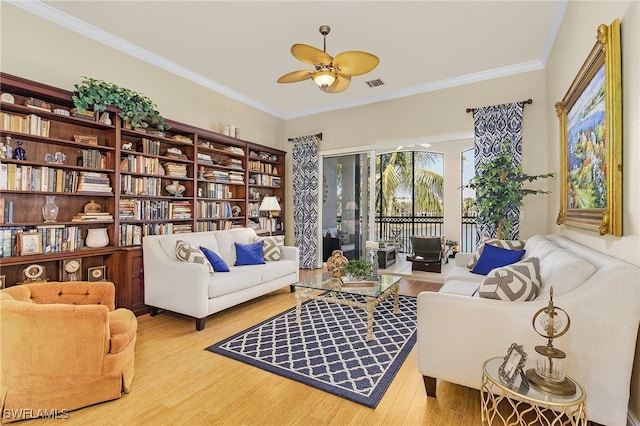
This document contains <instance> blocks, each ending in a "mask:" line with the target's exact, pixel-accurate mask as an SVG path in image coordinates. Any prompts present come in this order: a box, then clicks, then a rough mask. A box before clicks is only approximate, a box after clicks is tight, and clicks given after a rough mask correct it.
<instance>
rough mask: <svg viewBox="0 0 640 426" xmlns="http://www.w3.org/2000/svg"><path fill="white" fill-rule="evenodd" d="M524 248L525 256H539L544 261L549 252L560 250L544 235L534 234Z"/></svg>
mask: <svg viewBox="0 0 640 426" xmlns="http://www.w3.org/2000/svg"><path fill="white" fill-rule="evenodd" d="M524 249H525V250H526V252H525V254H524V257H537V258H538V259H540V261H542V259H544V258H545V257H547V255H548V254H549V253H552V252H553V251H554V250H558V249H559V247H558V246H557V245H555V244H554V243H552V242H551V241H549V240H547V239H546V238H545V237H543V236H542V235H534V236H532V237H531V238H529V239H527V243H526V244H525V245H524Z"/></svg>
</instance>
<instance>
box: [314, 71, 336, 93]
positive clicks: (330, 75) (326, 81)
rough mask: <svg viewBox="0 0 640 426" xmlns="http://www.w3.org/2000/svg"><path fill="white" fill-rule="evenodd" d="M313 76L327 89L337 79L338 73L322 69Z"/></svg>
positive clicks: (318, 83)
mask: <svg viewBox="0 0 640 426" xmlns="http://www.w3.org/2000/svg"><path fill="white" fill-rule="evenodd" d="M312 78H313V81H315V83H316V84H317V85H318V87H321V88H323V89H326V88H327V87H329V86H331V85H332V84H333V82H334V81H336V73H335V72H333V71H329V70H322V71H318V72H316V73H314V74H313V76H312Z"/></svg>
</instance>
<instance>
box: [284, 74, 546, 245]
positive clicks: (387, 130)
mask: <svg viewBox="0 0 640 426" xmlns="http://www.w3.org/2000/svg"><path fill="white" fill-rule="evenodd" d="M529 98H532V99H533V104H531V105H526V106H525V111H524V119H523V148H522V149H523V167H524V170H525V172H527V173H529V174H541V173H546V172H557V171H558V170H554V169H551V168H549V159H548V158H547V155H546V152H545V151H546V147H547V121H546V120H547V119H546V110H547V108H548V107H549V105H548V102H547V101H546V98H545V91H544V71H534V72H528V73H523V74H518V75H514V76H510V77H503V78H500V79H494V80H489V81H484V82H480V83H475V84H469V85H466V86H463V87H455V88H450V89H445V90H439V91H434V92H430V93H424V94H419V95H414V96H410V97H405V98H401V99H394V100H390V101H385V102H380V103H376V104H370V105H365V106H360V107H354V108H349V109H344V110H340V111H331V112H326V113H322V114H316V115H313V116H309V117H301V118H297V119H292V120H287V121H286V123H285V136H286V137H296V136H303V135H310V134H314V133H320V132H321V133H322V142H321V143H320V151H321V153H323V152H331V153H337V152H352V151H362V150H370V149H376V148H384V147H391V146H397V145H408V143H407V140H410V139H414V140H415V139H417V138H420V142H430V143H432V148H433V151H436V152H443V153H446V159H445V167H446V169H445V179H446V182H447V183H446V186H447V187H446V198H445V211H446V210H447V209H449V212H450V211H451V210H452V209H456V208H457V209H459V207H453V205H454V204H453V203H454V202H455V203H459V199H460V196H459V190H458V187H459V186H460V183H459V179H460V172H459V171H458V170H456V168H457V167H459V164H458V165H454V164H453V162H458V163H459V161H460V154H459V153H460V152H461V151H462V150H464V149H467V148H468V147H472V146H473V142H472V141H473V116H472V114H470V113H467V112H466V109H467V108H469V107H481V106H487V105H496V104H502V103H507V102H517V101H523V100H526V99H529ZM551 108H553V105H551ZM414 143H415V142H414ZM555 151H556V150H554V152H555ZM451 156H454V157H455V158H454V159H453V160H452V159H451ZM556 167H557V165H556ZM287 170H291V168H290V167H288V168H287ZM556 180H557V178H554V179H547V180H546V181H542V182H541V183H540V184H539V185H535V186H532V187H535V188H540V189H552V188H553V187H555V186H556V183H555V181H556ZM552 190H553V189H552ZM553 197H557V191H555V192H554V194H551V195H549V196H546V195H537V196H532V197H529V198H527V199H525V204H524V210H525V211H526V214H525V217H524V219H523V220H522V222H521V224H520V234H521V236H522V237H523V238H527V237H529V236H531V235H533V234H536V233H549V232H553V230H554V228H555V225H553V222H548V221H547V220H546V217H547V211H548V210H549V203H550V202H552V198H553ZM287 203H292V199H287ZM447 217H448V213H447ZM458 218H459V212H458ZM552 225H553V226H552ZM445 227H446V228H445V232H446V235H447V237H448V238H454V237H453V235H456V234H458V233H459V219H458V223H455V221H453V220H448V219H447V223H446V225H445ZM287 232H290V233H292V232H293V224H289V228H287Z"/></svg>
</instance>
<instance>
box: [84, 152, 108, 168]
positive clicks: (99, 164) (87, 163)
mask: <svg viewBox="0 0 640 426" xmlns="http://www.w3.org/2000/svg"><path fill="white" fill-rule="evenodd" d="M80 151H81V156H80V157H79V158H80V165H81V166H82V167H91V168H94V169H104V168H106V167H107V157H106V156H105V155H104V154H103V153H102V152H100V151H98V150H97V149H81V150H80Z"/></svg>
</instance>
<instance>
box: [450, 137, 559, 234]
mask: <svg viewBox="0 0 640 426" xmlns="http://www.w3.org/2000/svg"><path fill="white" fill-rule="evenodd" d="M509 145H510V142H509V141H505V143H504V144H503V147H502V150H501V151H500V152H499V153H498V154H497V155H496V157H495V158H494V159H493V160H491V161H490V162H488V163H486V164H484V165H483V166H481V167H480V168H479V170H477V173H476V175H475V176H474V177H473V178H471V180H470V181H469V183H468V184H466V185H464V186H462V188H471V189H474V190H475V191H476V206H477V210H478V216H479V217H482V218H484V220H486V222H487V223H489V224H492V225H493V226H495V229H496V238H498V239H502V235H503V234H505V235H509V231H510V230H511V227H512V226H513V221H514V218H513V217H510V216H509V214H508V212H509V209H511V208H512V207H519V206H521V205H522V199H523V198H524V197H526V196H527V195H532V194H548V193H549V191H542V190H539V189H528V188H523V184H524V183H525V182H532V181H534V180H537V179H543V178H550V177H553V176H554V174H553V173H545V174H541V175H528V174H526V173H524V172H523V171H522V165H520V164H518V165H514V163H513V154H511V152H510V151H509V150H508V147H509Z"/></svg>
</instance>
